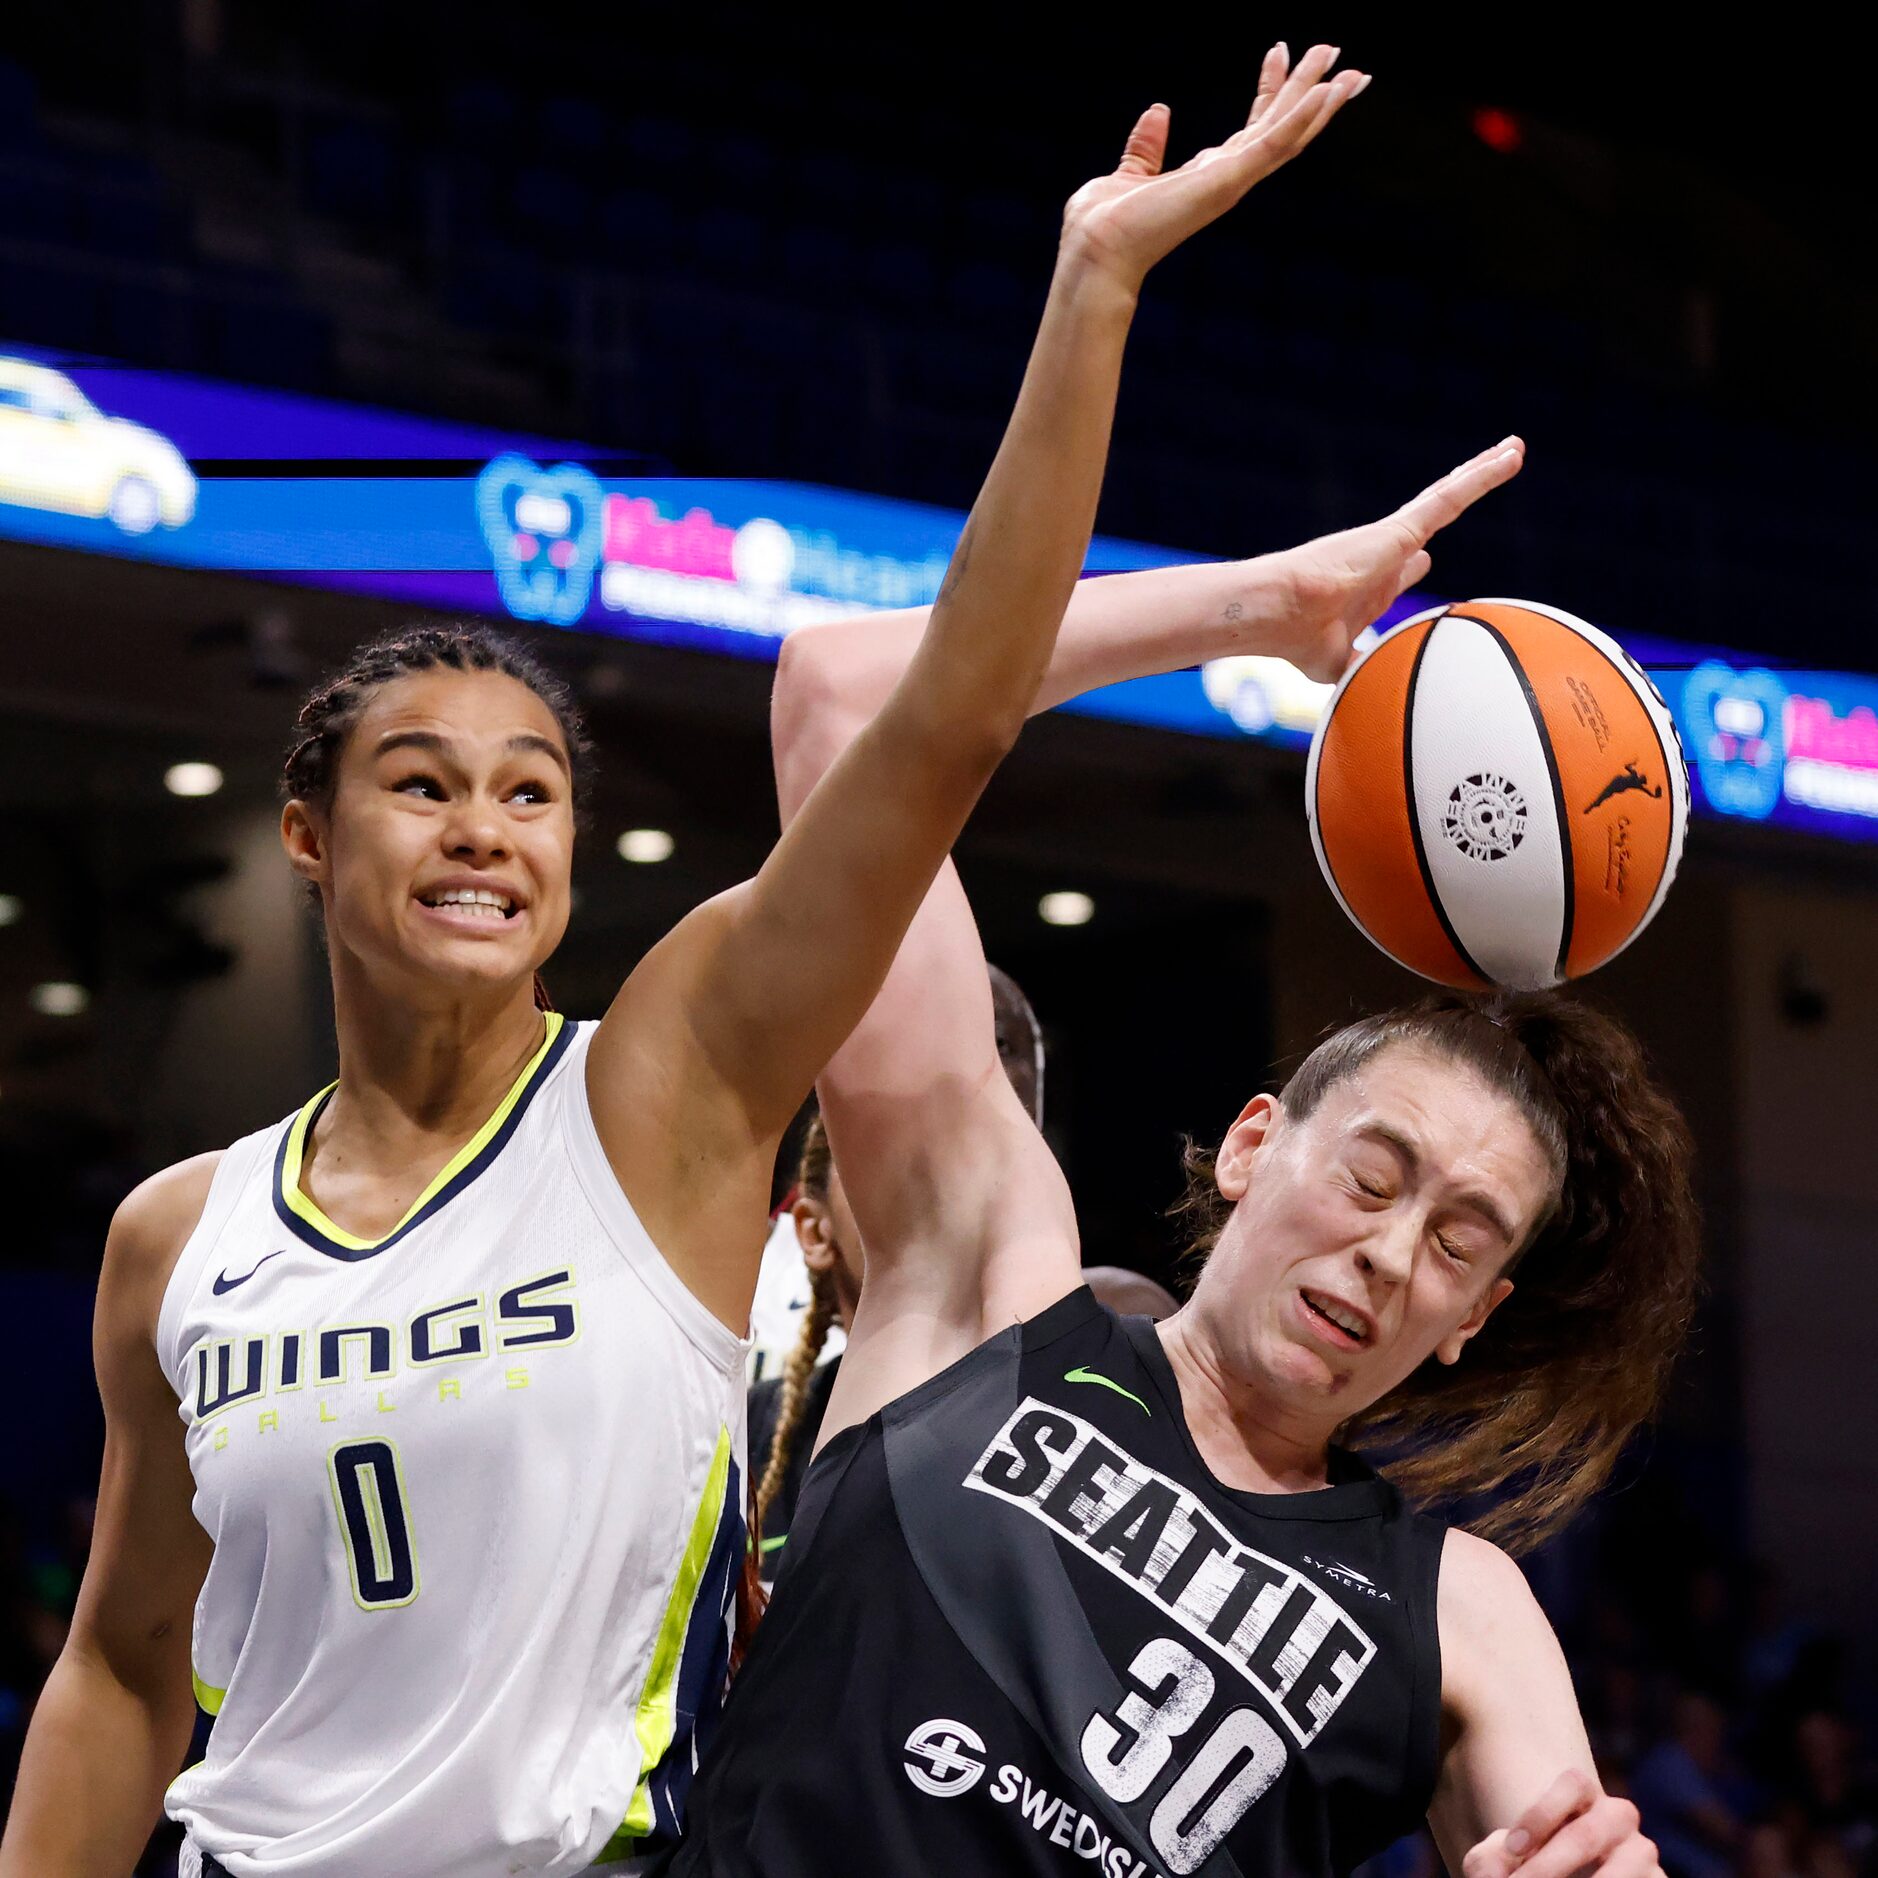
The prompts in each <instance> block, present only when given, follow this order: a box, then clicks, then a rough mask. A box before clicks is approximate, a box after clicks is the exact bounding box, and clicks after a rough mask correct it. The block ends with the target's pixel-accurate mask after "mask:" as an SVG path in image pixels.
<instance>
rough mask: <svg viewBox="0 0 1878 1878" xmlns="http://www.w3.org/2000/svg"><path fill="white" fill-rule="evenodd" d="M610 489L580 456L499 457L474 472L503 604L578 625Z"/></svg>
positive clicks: (524, 614)
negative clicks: (546, 463)
mask: <svg viewBox="0 0 1878 1878" xmlns="http://www.w3.org/2000/svg"><path fill="white" fill-rule="evenodd" d="M605 501H606V495H605V492H604V491H603V490H602V489H601V487H600V484H599V481H598V479H597V478H596V477H595V476H594V474H593V472H592V471H591V470H586V469H582V468H581V466H580V465H579V464H578V463H557V464H556V465H555V466H554V467H553V468H552V469H543V468H542V467H541V466H540V465H539V464H536V463H531V462H530V461H529V460H528V458H527V457H525V456H517V455H514V454H509V455H506V456H499V457H497V458H496V460H495V461H494V462H493V463H491V464H490V465H489V466H488V467H487V468H486V469H485V470H484V471H483V473H482V474H481V475H480V476H479V477H477V479H476V513H477V516H478V518H479V519H480V521H481V522H482V529H483V538H484V540H485V541H487V542H488V544H489V555H490V558H491V560H493V561H494V562H495V571H496V587H497V589H498V591H499V592H500V593H501V595H502V604H503V605H504V606H505V607H507V608H508V610H509V611H510V612H511V613H513V614H514V615H515V617H516V618H517V619H533V620H545V621H547V622H548V623H549V624H550V625H553V626H572V625H573V624H574V622H575V621H576V620H578V619H579V618H580V616H581V615H582V614H583V613H585V612H586V610H587V602H588V600H589V599H590V598H591V597H592V594H593V577H594V575H595V574H596V573H597V572H598V571H599V566H600V550H601V545H602V543H603V541H604V538H605V516H604V512H603V511H604V505H605Z"/></svg>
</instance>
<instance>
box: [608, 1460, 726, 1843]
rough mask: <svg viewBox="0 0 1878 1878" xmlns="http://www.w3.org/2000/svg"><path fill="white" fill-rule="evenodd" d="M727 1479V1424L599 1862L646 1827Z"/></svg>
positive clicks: (670, 1603)
mask: <svg viewBox="0 0 1878 1878" xmlns="http://www.w3.org/2000/svg"><path fill="white" fill-rule="evenodd" d="M729 1484H730V1430H729V1429H728V1428H720V1429H719V1430H718V1431H717V1452H716V1453H715V1454H713V1455H712V1456H711V1471H710V1473H709V1474H707V1475H706V1476H705V1481H704V1497H703V1498H702V1499H701V1500H700V1501H699V1502H698V1511H697V1514H696V1516H695V1517H694V1518H693V1519H692V1522H691V1537H690V1538H689V1539H688V1540H686V1542H685V1555H684V1557H683V1558H682V1559H680V1560H679V1563H678V1576H677V1578H676V1579H675V1580H674V1581H673V1584H672V1595H671V1597H670V1598H669V1599H667V1600H666V1605H665V1616H664V1618H663V1619H662V1620H661V1622H660V1624H659V1634H658V1638H657V1640H656V1641H655V1642H654V1643H653V1645H652V1666H651V1668H650V1669H649V1670H647V1672H646V1682H645V1689H644V1691H643V1692H642V1694H641V1695H640V1697H639V1713H638V1715H637V1716H636V1717H635V1718H634V1722H633V1732H634V1733H635V1734H637V1735H638V1737H639V1786H638V1789H637V1791H636V1792H635V1793H634V1794H633V1803H632V1805H631V1806H629V1807H628V1808H627V1809H626V1817H625V1818H624V1819H623V1820H622V1821H621V1822H620V1829H619V1831H618V1832H616V1833H615V1834H614V1835H613V1837H612V1838H611V1839H610V1840H608V1841H607V1843H606V1846H605V1847H604V1848H603V1849H602V1851H601V1853H600V1855H599V1860H598V1862H599V1863H601V1864H604V1863H606V1862H607V1861H608V1860H609V1859H617V1858H625V1857H627V1856H628V1855H629V1854H630V1853H631V1852H632V1850H633V1845H634V1842H635V1841H636V1840H639V1839H643V1838H644V1837H645V1836H646V1834H647V1833H649V1832H650V1831H651V1830H652V1776H653V1774H654V1773H655V1772H657V1770H658V1765H659V1763H660V1761H662V1760H663V1759H664V1758H665V1751H666V1749H667V1748H669V1747H670V1746H671V1745H672V1737H673V1736H674V1735H675V1734H676V1733H677V1732H678V1665H679V1662H680V1660H681V1659H682V1657H683V1656H684V1653H685V1632H686V1631H687V1630H689V1629H690V1627H691V1617H692V1609H693V1607H694V1606H695V1605H696V1603H697V1601H698V1586H699V1584H700V1583H701V1582H702V1581H703V1578H704V1568H705V1566H707V1565H708V1564H709V1563H710V1562H711V1547H712V1546H713V1544H714V1543H715V1542H716V1539H717V1526H718V1521H719V1520H720V1519H722V1517H723V1514H724V1495H725V1492H726V1491H727V1490H728V1487H729Z"/></svg>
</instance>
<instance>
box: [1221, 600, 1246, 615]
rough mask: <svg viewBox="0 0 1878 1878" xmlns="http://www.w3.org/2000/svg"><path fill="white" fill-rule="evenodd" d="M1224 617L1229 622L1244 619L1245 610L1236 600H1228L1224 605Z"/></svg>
mask: <svg viewBox="0 0 1878 1878" xmlns="http://www.w3.org/2000/svg"><path fill="white" fill-rule="evenodd" d="M1226 617H1227V618H1228V619H1229V620H1235V619H1244V618H1245V608H1244V607H1242V606H1241V605H1240V604H1239V602H1238V601H1237V600H1230V601H1228V602H1227V604H1226Z"/></svg>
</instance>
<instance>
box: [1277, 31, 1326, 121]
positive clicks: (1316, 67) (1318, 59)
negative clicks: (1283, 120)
mask: <svg viewBox="0 0 1878 1878" xmlns="http://www.w3.org/2000/svg"><path fill="white" fill-rule="evenodd" d="M1341 49H1342V48H1341V47H1338V46H1313V47H1312V48H1311V49H1310V50H1309V51H1308V52H1307V53H1305V55H1304V57H1303V58H1301V59H1300V60H1299V61H1298V62H1297V64H1296V65H1294V66H1293V67H1292V68H1291V70H1290V71H1289V72H1287V73H1286V74H1285V77H1284V81H1283V83H1281V84H1280V85H1279V87H1278V90H1277V92H1276V94H1275V95H1274V96H1273V98H1272V102H1271V108H1270V115H1273V116H1282V115H1283V114H1284V113H1285V112H1286V111H1288V110H1290V109H1291V107H1292V106H1293V105H1294V104H1296V103H1297V101H1298V100H1299V99H1300V98H1302V97H1303V96H1304V94H1305V93H1306V92H1307V91H1309V90H1310V89H1311V87H1312V86H1313V85H1315V84H1317V83H1318V82H1319V81H1320V80H1321V79H1322V78H1323V76H1324V74H1325V73H1326V72H1328V71H1329V70H1330V68H1331V67H1332V66H1333V65H1335V64H1336V62H1337V54H1338V52H1339V51H1340V50H1341Z"/></svg>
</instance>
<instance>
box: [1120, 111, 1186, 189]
mask: <svg viewBox="0 0 1878 1878" xmlns="http://www.w3.org/2000/svg"><path fill="white" fill-rule="evenodd" d="M1171 118H1172V113H1171V112H1170V111H1169V110H1168V108H1167V106H1166V105H1164V104H1151V105H1149V106H1148V108H1147V109H1146V110H1145V111H1143V112H1142V113H1141V115H1140V116H1139V117H1138V118H1136V119H1135V127H1134V129H1133V130H1131V131H1130V132H1129V133H1128V142H1127V144H1126V145H1125V146H1124V147H1123V149H1122V160H1121V162H1120V163H1118V164H1117V165H1116V166H1115V167H1116V170H1117V171H1118V173H1122V174H1126V175H1131V176H1158V175H1160V173H1161V162H1162V159H1163V158H1164V157H1165V156H1166V155H1167V127H1168V124H1169V122H1170V121H1171Z"/></svg>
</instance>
